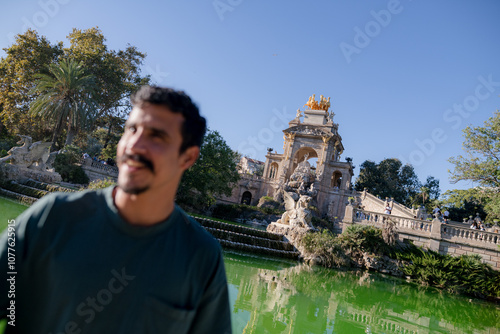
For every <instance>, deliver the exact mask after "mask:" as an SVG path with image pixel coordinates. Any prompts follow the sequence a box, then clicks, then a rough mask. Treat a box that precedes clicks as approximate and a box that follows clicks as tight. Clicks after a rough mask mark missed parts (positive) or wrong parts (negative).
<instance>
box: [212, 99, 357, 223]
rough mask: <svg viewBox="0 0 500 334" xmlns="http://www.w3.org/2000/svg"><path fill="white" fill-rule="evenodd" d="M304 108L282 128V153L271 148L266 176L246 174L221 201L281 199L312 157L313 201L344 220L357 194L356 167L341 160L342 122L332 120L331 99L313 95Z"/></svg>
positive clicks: (326, 213)
mask: <svg viewBox="0 0 500 334" xmlns="http://www.w3.org/2000/svg"><path fill="white" fill-rule="evenodd" d="M305 107H306V109H305V110H304V111H301V110H298V111H297V116H296V117H295V118H294V119H293V120H291V121H290V122H289V127H288V128H287V129H284V130H283V134H284V136H283V139H284V143H283V153H282V154H278V153H276V152H274V153H272V152H271V151H269V152H268V154H267V155H266V162H265V165H264V171H263V176H262V177H257V176H255V175H253V176H246V175H243V177H242V179H241V181H240V183H239V184H238V186H236V187H235V188H234V190H233V194H232V196H231V197H230V198H224V199H221V200H220V201H221V202H232V203H242V202H244V201H245V202H247V203H250V204H257V202H258V200H259V199H260V197H262V196H271V197H274V198H275V199H278V200H282V198H281V197H282V195H281V192H282V191H281V189H282V188H283V186H284V185H285V184H286V183H287V182H289V181H290V178H291V176H292V174H293V173H294V171H295V170H296V168H297V167H298V166H299V163H301V162H303V161H307V160H310V161H312V160H311V159H313V160H315V161H316V166H313V168H312V169H311V171H312V177H313V179H314V183H313V184H314V189H315V190H316V191H317V196H316V199H315V202H314V203H311V204H312V205H314V206H316V207H317V209H318V212H319V214H320V215H321V216H324V217H326V216H328V217H330V218H331V219H332V220H340V219H342V217H343V216H344V212H345V205H346V203H347V199H348V198H349V197H351V196H356V194H355V192H353V191H352V190H351V184H352V183H351V179H352V176H353V166H352V163H351V162H350V161H346V162H342V161H340V159H341V155H342V153H343V152H344V146H343V145H342V137H341V136H340V135H339V133H338V128H339V125H338V124H336V123H335V122H334V121H333V117H334V115H335V114H334V113H333V112H330V111H329V107H330V100H329V98H328V99H326V98H324V97H323V96H321V101H320V102H319V103H318V102H316V101H315V100H314V96H312V97H310V98H309V101H308V102H307V104H306V106H305ZM313 108H314V109H313ZM302 114H303V115H302Z"/></svg>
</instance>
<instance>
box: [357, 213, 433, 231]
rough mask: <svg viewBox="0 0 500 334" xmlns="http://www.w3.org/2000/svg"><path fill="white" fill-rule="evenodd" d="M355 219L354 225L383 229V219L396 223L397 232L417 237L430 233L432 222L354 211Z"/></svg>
mask: <svg viewBox="0 0 500 334" xmlns="http://www.w3.org/2000/svg"><path fill="white" fill-rule="evenodd" d="M354 213H355V217H354V222H356V223H365V224H366V223H369V225H373V226H376V227H380V228H382V227H383V222H384V220H385V219H391V220H392V221H393V222H395V223H396V229H397V230H398V231H406V230H408V232H413V233H416V234H418V235H426V234H429V235H430V233H431V227H432V222H430V221H427V220H421V219H415V218H413V219H412V218H407V217H399V216H394V215H389V214H384V213H379V212H370V211H363V210H358V209H354Z"/></svg>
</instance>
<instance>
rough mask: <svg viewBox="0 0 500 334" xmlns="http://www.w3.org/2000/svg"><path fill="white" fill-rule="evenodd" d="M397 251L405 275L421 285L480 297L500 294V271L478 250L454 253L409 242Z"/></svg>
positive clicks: (493, 296) (498, 295) (494, 296)
mask: <svg viewBox="0 0 500 334" xmlns="http://www.w3.org/2000/svg"><path fill="white" fill-rule="evenodd" d="M396 255H397V257H398V258H399V259H402V260H405V262H406V265H405V266H404V267H403V268H402V269H403V272H404V273H405V275H407V276H410V277H411V279H413V280H415V281H416V282H418V283H419V284H421V285H425V286H434V287H438V288H442V289H445V290H446V291H448V292H452V293H462V294H466V295H469V296H474V297H479V298H499V297H500V272H498V271H495V270H493V269H492V268H491V267H490V266H489V265H488V264H485V263H482V262H481V257H480V256H479V255H477V254H475V255H461V256H459V257H453V256H451V255H441V254H439V253H437V252H434V251H430V250H428V251H426V250H423V249H421V248H417V247H415V246H412V247H410V248H409V249H407V250H405V251H403V252H398V253H397V254H396Z"/></svg>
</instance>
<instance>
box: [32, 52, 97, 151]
mask: <svg viewBox="0 0 500 334" xmlns="http://www.w3.org/2000/svg"><path fill="white" fill-rule="evenodd" d="M49 72H50V75H49V74H39V75H37V76H36V78H37V79H39V80H38V81H37V83H36V86H35V87H34V88H33V91H35V92H37V93H38V94H40V95H39V96H38V98H37V99H36V100H35V101H33V102H32V103H31V106H30V112H31V113H33V114H36V115H40V116H43V117H44V118H46V119H50V120H52V121H53V122H54V124H55V125H54V133H53V136H52V142H53V143H55V142H56V141H57V139H58V137H59V135H60V133H61V129H62V127H63V126H64V125H65V124H66V122H67V126H68V131H67V137H66V144H65V145H71V143H72V142H73V138H74V136H75V134H76V133H77V132H78V130H79V129H80V128H85V127H89V126H90V125H91V124H92V122H93V120H94V119H95V109H96V106H95V101H94V100H93V93H94V91H95V85H94V77H93V76H92V75H85V73H84V68H83V67H82V65H81V64H78V63H76V62H75V61H72V60H70V61H66V60H62V61H61V62H60V63H59V64H57V65H56V64H51V65H49Z"/></svg>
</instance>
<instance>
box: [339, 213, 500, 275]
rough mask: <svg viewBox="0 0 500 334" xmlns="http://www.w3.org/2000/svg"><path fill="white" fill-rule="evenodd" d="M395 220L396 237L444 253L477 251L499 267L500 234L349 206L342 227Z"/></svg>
mask: <svg viewBox="0 0 500 334" xmlns="http://www.w3.org/2000/svg"><path fill="white" fill-rule="evenodd" d="M388 220H391V221H392V222H394V223H395V230H396V234H397V238H398V239H399V240H400V241H403V242H404V241H407V240H408V241H411V242H413V243H414V244H415V245H416V246H421V247H424V248H428V249H431V250H433V251H436V252H439V253H441V254H450V255H455V256H458V255H461V254H478V255H479V256H481V258H482V260H483V262H485V263H488V264H490V265H491V266H492V267H493V268H494V269H496V270H500V248H499V246H500V234H499V233H495V232H487V231H480V230H474V229H470V228H468V227H461V226H456V225H452V224H444V223H442V222H441V221H440V220H438V219H434V220H433V221H426V220H421V219H415V218H407V217H399V216H394V215H388V214H383V213H378V212H371V211H364V210H359V209H355V208H354V207H353V206H352V205H348V206H347V207H346V214H345V217H344V220H343V229H345V228H346V227H347V226H348V225H350V224H363V225H372V226H376V227H379V228H383V226H384V222H385V221H388Z"/></svg>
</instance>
